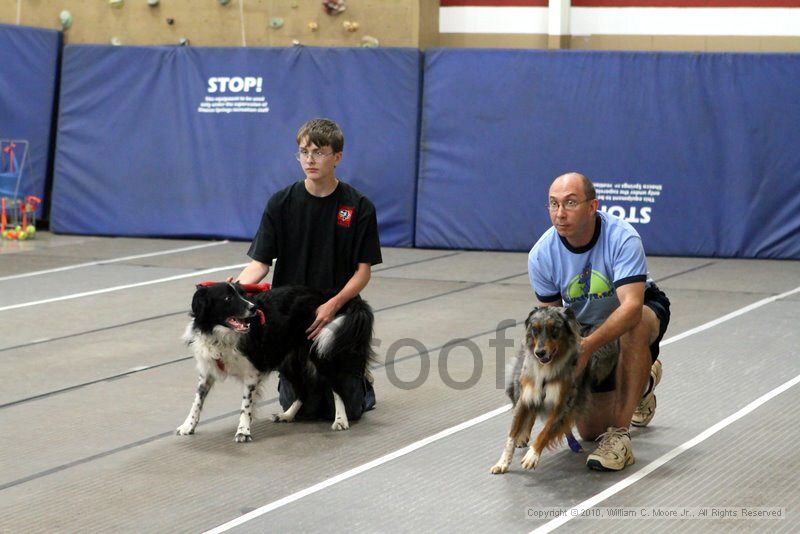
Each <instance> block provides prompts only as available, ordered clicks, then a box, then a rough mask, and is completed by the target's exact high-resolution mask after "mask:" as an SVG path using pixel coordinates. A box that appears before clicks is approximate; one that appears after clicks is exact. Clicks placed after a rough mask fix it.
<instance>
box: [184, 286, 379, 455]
mask: <svg viewBox="0 0 800 534" xmlns="http://www.w3.org/2000/svg"><path fill="white" fill-rule="evenodd" d="M330 296H331V295H325V294H323V293H322V292H319V291H317V290H314V289H311V288H307V287H302V286H286V287H279V288H274V289H271V290H269V291H266V292H262V293H258V294H256V295H255V296H252V297H250V296H247V295H246V294H245V293H244V291H243V290H242V288H241V287H240V286H239V285H238V284H230V283H217V284H201V285H199V286H197V289H196V292H195V294H194V298H193V299H192V313H191V315H192V318H193V320H192V322H191V323H190V324H189V326H188V328H187V329H186V333H185V334H184V340H185V341H186V342H187V343H188V344H189V346H190V347H191V350H192V352H193V353H194V357H195V360H196V361H197V370H198V371H199V373H200V383H199V384H198V386H197V393H196V395H195V398H194V403H193V404H192V408H191V410H190V411H189V415H188V416H187V417H186V420H185V421H184V422H183V424H182V425H181V426H179V427H178V430H177V433H178V434H180V435H186V434H193V433H194V430H195V427H196V426H197V422H198V420H199V419H200V411H201V409H202V407H203V401H204V400H205V398H206V395H207V394H208V392H209V390H210V389H211V386H213V385H214V382H215V381H216V380H224V379H225V378H227V377H228V376H229V375H230V376H233V377H235V378H237V379H239V380H241V381H242V383H243V395H242V399H243V400H242V408H241V414H240V417H239V427H238V428H237V430H236V436H235V438H234V439H235V440H236V441H237V442H240V443H241V442H247V441H250V440H251V437H250V426H251V421H252V419H253V413H254V409H255V403H256V400H257V395H258V391H259V385H260V384H261V382H262V380H264V378H266V377H267V375H268V374H269V373H271V372H273V371H279V372H280V373H281V376H283V377H284V379H285V380H287V381H288V382H289V384H291V387H292V389H293V390H294V392H295V395H296V399H297V400H295V401H294V403H293V404H292V405H291V406H290V407H289V408H288V409H287V410H286V411H285V412H283V413H280V414H276V415H274V416H273V421H275V422H281V421H282V422H289V421H292V420H293V419H294V418H295V416H296V415H297V412H298V411H299V410H300V408H301V407H302V405H303V400H304V399H305V398H307V397H308V395H309V393H310V392H311V391H319V390H331V391H332V393H333V404H334V406H335V411H336V413H335V417H334V422H333V426H332V427H331V428H332V429H333V430H345V429H347V428H348V427H349V421H348V413H347V408H348V403H347V399H349V398H350V397H351V396H352V392H350V391H348V388H351V387H352V380H347V379H346V377H352V376H364V375H365V374H366V373H367V366H368V364H369V362H370V361H371V359H372V357H373V352H372V349H371V347H370V341H371V339H372V324H373V314H372V309H371V308H370V306H369V305H368V304H367V303H366V302H365V301H364V300H362V299H361V298H360V297H356V298H354V299H353V300H351V301H349V302H348V303H347V304H346V305H345V306H343V307H342V309H341V310H339V312H338V314H337V317H336V318H335V319H334V320H333V321H332V322H331V323H329V324H328V325H327V326H326V327H325V328H324V329H323V331H322V332H321V333H320V335H319V336H317V338H316V339H315V340H314V341H313V342H312V341H310V340H309V339H308V337H307V336H308V334H306V329H307V328H308V327H309V326H310V325H311V323H312V322H314V319H315V317H316V310H317V308H318V307H319V306H321V305H322V304H324V303H325V302H326V301H327V300H328V298H329V297H330ZM343 399H344V400H343Z"/></svg>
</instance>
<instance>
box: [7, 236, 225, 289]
mask: <svg viewBox="0 0 800 534" xmlns="http://www.w3.org/2000/svg"><path fill="white" fill-rule="evenodd" d="M226 243H230V241H228V240H227V239H226V240H225V241H215V242H213V243H204V244H202V245H192V246H190V247H182V248H173V249H169V250H161V251H158V252H148V253H147V254H136V255H135V256H124V257H122V258H111V259H108V260H97V261H89V262H86V263H76V264H74V265H65V266H64V267H55V268H53V269H45V270H42V271H31V272H29V273H21V274H12V275H9V276H0V282H5V281H6V280H16V279H18V278H27V277H29V276H38V275H40V274H50V273H58V272H61V271H70V270H72V269H80V268H81V267H91V266H92V265H105V264H107V263H117V262H120V261H128V260H138V259H140V258H150V257H153V256H163V255H165V254H175V253H176V252H187V251H189V250H197V249H200V248H207V247H215V246H217V245H224V244H226Z"/></svg>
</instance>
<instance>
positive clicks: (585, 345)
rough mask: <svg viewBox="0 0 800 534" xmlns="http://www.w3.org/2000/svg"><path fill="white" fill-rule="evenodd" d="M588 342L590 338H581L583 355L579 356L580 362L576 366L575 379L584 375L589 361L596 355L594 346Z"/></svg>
mask: <svg viewBox="0 0 800 534" xmlns="http://www.w3.org/2000/svg"><path fill="white" fill-rule="evenodd" d="M587 340H588V338H585V337H582V338H581V353H580V354H579V355H578V361H577V363H576V364H575V378H577V377H579V376H581V375H582V374H583V371H584V370H585V369H586V366H587V365H588V364H589V360H590V359H591V358H592V354H593V353H594V350H595V349H594V348H593V347H592V344H591V343H590V342H589V341H587Z"/></svg>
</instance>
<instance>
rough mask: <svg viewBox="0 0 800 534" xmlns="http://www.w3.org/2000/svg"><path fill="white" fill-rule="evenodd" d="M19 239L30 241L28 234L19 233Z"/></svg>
mask: <svg viewBox="0 0 800 534" xmlns="http://www.w3.org/2000/svg"><path fill="white" fill-rule="evenodd" d="M17 239H19V240H20V241H25V240H26V239H28V234H26V233H25V232H19V233H18V234H17Z"/></svg>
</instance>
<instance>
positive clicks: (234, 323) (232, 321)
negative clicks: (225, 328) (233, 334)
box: [227, 317, 247, 331]
mask: <svg viewBox="0 0 800 534" xmlns="http://www.w3.org/2000/svg"><path fill="white" fill-rule="evenodd" d="M227 323H228V324H229V325H231V328H233V329H234V330H239V331H240V330H246V329H247V326H245V324H244V323H242V322H241V321H239V320H238V319H236V317H228V320H227Z"/></svg>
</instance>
